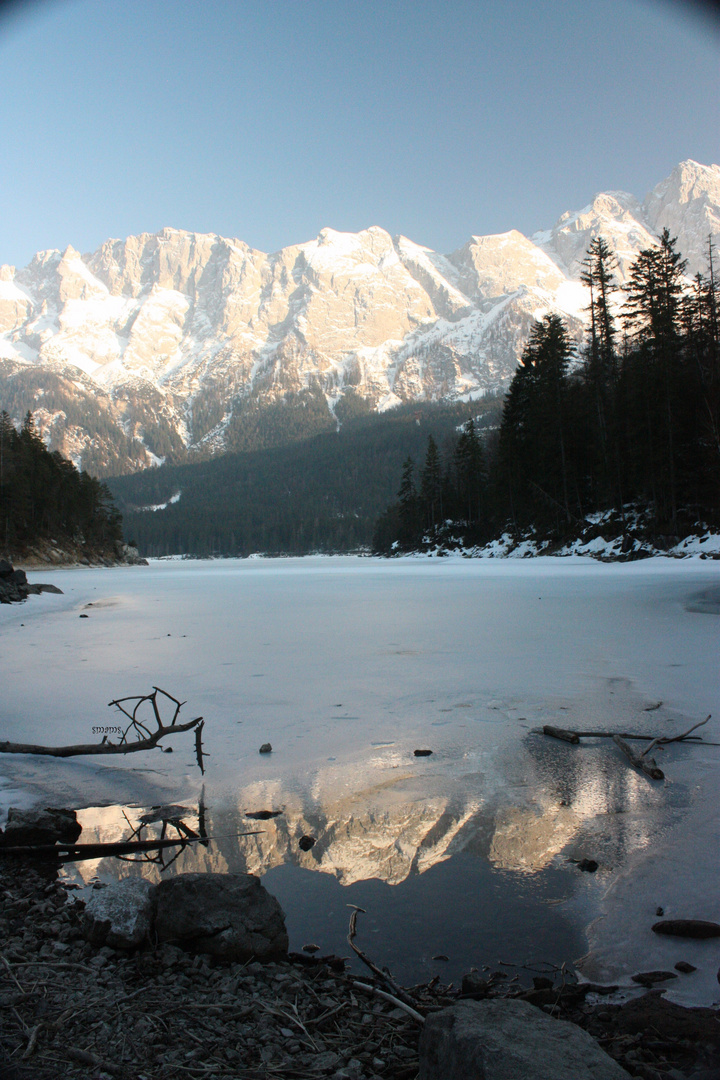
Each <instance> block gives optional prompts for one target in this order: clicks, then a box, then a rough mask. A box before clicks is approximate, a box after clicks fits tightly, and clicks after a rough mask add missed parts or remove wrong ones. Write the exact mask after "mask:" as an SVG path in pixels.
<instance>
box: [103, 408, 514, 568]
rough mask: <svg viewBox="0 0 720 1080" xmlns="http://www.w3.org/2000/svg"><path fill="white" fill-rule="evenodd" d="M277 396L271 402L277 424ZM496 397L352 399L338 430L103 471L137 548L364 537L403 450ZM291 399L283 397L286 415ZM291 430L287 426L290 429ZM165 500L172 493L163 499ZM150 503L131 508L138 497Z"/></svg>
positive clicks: (305, 545)
mask: <svg viewBox="0 0 720 1080" xmlns="http://www.w3.org/2000/svg"><path fill="white" fill-rule="evenodd" d="M282 409H283V406H282V405H276V406H275V407H274V410H275V411H274V419H275V422H276V426H277V427H278V430H280V429H281V428H282V424H283V414H282ZM501 409H502V399H501V398H500V397H495V396H489V397H486V398H483V399H482V400H481V401H479V402H474V403H471V404H468V403H463V404H455V405H438V404H436V405H430V404H422V405H413V406H406V407H403V408H400V409H395V410H392V412H390V413H386V414H380V415H378V414H375V413H368V412H367V410H363V409H358V410H357V411H356V414H355V415H352V413H350V412H349V411H347V412H346V414H345V415H344V416H343V426H342V428H341V429H340V431H330V432H325V433H323V434H319V435H316V436H314V437H313V438H309V439H305V440H301V441H298V442H294V443H291V444H290V445H285V446H280V447H277V446H275V447H271V448H269V449H265V450H255V451H252V452H246V453H240V454H226V455H224V456H223V457H221V458H216V459H214V460H211V461H206V462H200V463H196V464H193V465H182V466H175V467H170V466H163V467H161V468H158V469H151V470H146V471H145V472H143V473H139V474H135V475H133V476H125V477H116V478H114V479H112V480H111V481H109V484H110V487H111V490H112V492H113V494H114V496H115V497H116V499H117V500H118V503H119V505H120V508H121V510H122V513H123V517H124V520H125V535H126V537H127V538H128V539H131V540H133V541H135V542H136V543H137V545H138V547H139V548H140V551H141V553H142V554H144V555H150V556H157V555H167V554H174V553H190V554H194V555H213V554H214V555H248V554H250V553H252V552H256V551H263V552H273V553H288V554H304V553H307V552H309V551H352V550H356V549H357V548H361V547H369V545H370V542H371V540H372V535H373V528H374V524H375V521H376V519H377V517H378V514H379V513H380V512H381V511H382V509H383V508H384V507H385V506H386V505H387V503H388V501H389V500H390V499H391V498H392V497H393V495H394V492H395V488H396V486H397V476H398V473H399V470H400V467H401V465H402V462H403V460H404V458H405V457H407V455H408V454H415V455H418V454H421V453H423V451H424V448H425V445H426V443H427V440H428V437H429V436H430V435H432V437H433V438H434V439H435V440H436V441H437V442H438V443H439V444H440V445H441V446H446V445H447V446H449V445H451V444H452V443H453V442H454V440H455V439H456V438H457V433H458V429H459V428H460V427H461V426H462V424H463V423H464V422H465V421H467V419H468V418H469V417H470V416H473V415H474V416H479V424H480V426H481V427H483V428H484V429H488V428H492V427H493V425H494V426H497V425H498V424H499V420H500V413H501ZM296 411H297V410H296V408H292V407H288V419H289V420H290V421H292V420H293V419H294V418H295V415H296ZM290 434H292V432H291V433H290ZM171 500H175V501H171ZM152 506H155V507H160V508H159V509H155V510H152V509H141V508H143V507H145V508H147V507H152Z"/></svg>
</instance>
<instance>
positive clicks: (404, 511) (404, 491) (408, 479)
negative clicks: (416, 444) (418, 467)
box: [397, 457, 420, 550]
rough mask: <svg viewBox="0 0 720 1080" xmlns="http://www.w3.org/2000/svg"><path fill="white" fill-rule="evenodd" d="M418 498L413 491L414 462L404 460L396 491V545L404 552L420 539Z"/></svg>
mask: <svg viewBox="0 0 720 1080" xmlns="http://www.w3.org/2000/svg"><path fill="white" fill-rule="evenodd" d="M418 511H419V507H418V497H417V492H416V490H415V462H414V461H413V459H412V458H411V457H408V458H406V459H405V463H404V465H403V470H402V477H401V480H400V488H399V490H398V537H397V539H398V543H399V544H400V547H401V548H403V549H404V550H411V549H412V548H414V547H416V546H417V544H418V541H419V539H420V536H419V533H420V522H419V513H418Z"/></svg>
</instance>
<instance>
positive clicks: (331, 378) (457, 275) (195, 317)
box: [0, 161, 720, 475]
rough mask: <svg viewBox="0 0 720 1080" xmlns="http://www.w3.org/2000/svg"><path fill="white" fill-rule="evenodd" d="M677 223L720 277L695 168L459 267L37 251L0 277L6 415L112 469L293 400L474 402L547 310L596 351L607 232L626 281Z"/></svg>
mask: <svg viewBox="0 0 720 1080" xmlns="http://www.w3.org/2000/svg"><path fill="white" fill-rule="evenodd" d="M664 227H668V228H670V231H671V232H672V233H673V235H677V236H678V247H679V250H680V251H681V252H682V254H683V256H684V257H686V258H687V259H688V264H689V266H688V270H689V272H691V273H694V272H695V271H696V270H702V269H704V264H703V259H704V254H705V252H706V250H707V237H708V235H709V234H711V235H713V236H715V237H718V238H720V167H719V166H717V165H712V166H704V165H700V164H698V163H697V162H693V161H686V162H682V163H680V164H679V165H678V166H677V167H676V168H675V169H674V170H673V172H672V173H671V174H670V176H669V177H667V178H666V179H665V180H663V181H661V182H660V184H658V185H657V186H656V187H655V188H653V190H652V191H651V192H650V193H649V194H648V195H647V196H646V198H645V201H644V202H643V203H642V204H641V203H640V202H639V200H637V199H636V198H635V197H634V196H633V195H630V194H628V193H625V192H619V191H612V192H601V193H599V194H598V195H596V196H595V197H594V198H593V200H592V202H591V203H589V204H588V205H587V206H586V207H584V208H583V209H582V210H580V211H574V212H570V211H568V212H567V213H565V214H563V215H561V217H560V218H559V219H558V221H557V222H556V223H555V225H554V226H553V227H552V228H551V229H549V230H546V231H544V232H540V233H535V234H533V236H532V237H526V236H524V235H523V234H522V233H519V232H518V231H517V230H510V231H508V232H506V233H502V234H495V235H490V236H480V235H478V236H472V237H471V238H470V239H469V240H468V241H467V242H466V243H465V244H464V245H463V246H462V247H460V248H458V249H457V250H456V251H454V252H451V253H449V254H447V255H443V254H440V253H438V252H434V251H432V250H431V249H430V248H427V247H423V246H422V245H419V244H416V243H414V242H413V241H412V240H410V239H409V238H407V237H403V236H396V237H393V236H391V235H390V234H389V233H388V232H386V231H385V230H384V229H382V228H380V227H379V226H370V227H369V228H368V229H364V230H362V231H361V232H359V233H341V232H338V231H336V230H333V229H330V228H324V229H322V230H321V231H320V233H319V234H318V236H317V237H316V238H315V239H313V240H310V241H307V242H304V243H302V244H295V245H290V246H289V247H286V248H282V249H280V251H278V252H274V253H271V254H266V253H264V252H261V251H258V250H257V249H254V248H251V247H250V246H249V245H247V244H246V243H244V242H243V241H242V240H239V239H237V238H226V237H221V236H218V235H217V234H213V233H208V234H202V233H193V232H187V231H184V230H179V229H173V228H170V227H166V228H164V229H162V230H160V231H159V232H158V233H141V234H139V235H138V236H131V237H127V238H126V239H125V240H113V239H110V240H107V241H105V242H104V243H103V244H102V245H101V246H100V247H99V248H98V249H97V251H96V252H93V253H89V254H85V255H81V254H80V253H79V252H78V251H77V250H76V249H74V248H73V247H71V246H68V247H67V248H66V249H65V251H64V252H60V251H57V250H49V251H44V252H38V253H37V254H36V255H35V256H34V258H33V259H32V260H31V262H30V263H29V264H28V266H27V267H25V268H23V269H21V270H18V271H16V270H15V268H13V267H9V266H3V267H1V268H0V404H2V407H3V408H6V409H7V410H8V412H9V413H10V414H11V416H12V417H13V419H15V420H19V419H20V418H21V416H22V414H23V413H24V411H25V409H26V408H31V409H32V410H33V413H34V415H35V420H36V423H37V425H38V427H39V429H40V431H41V432H42V434H43V437H44V438H45V440H46V442H47V443H48V445H49V446H50V447H51V448H53V449H59V450H60V451H61V452H63V453H64V454H66V455H67V456H68V457H70V458H71V459H72V460H73V461H74V462H75V463H76V464H77V465H79V466H81V467H85V468H88V469H90V470H91V471H94V472H96V473H98V474H100V475H112V474H117V473H122V472H130V471H134V470H136V469H138V468H144V467H148V466H151V465H155V464H158V463H160V462H161V461H163V460H171V461H172V460H176V461H180V460H185V459H187V458H188V457H207V456H212V455H214V454H217V453H223V452H225V451H227V450H229V449H233V448H234V447H236V446H237V445H238V439H240V440H241V441H242V438H244V437H245V435H244V434H243V433H244V432H246V431H247V428H248V425H249V424H250V425H252V424H256V422H257V413H258V410H263V409H265V408H267V407H269V406H276V405H278V404H280V403H282V404H285V405H287V406H288V408H292V409H293V410H294V412H295V413H296V414H297V415H298V416H299V415H301V413H300V412H298V410H303V409H304V410H305V413H306V415H307V417H311V420H310V421H309V425H310V426H309V427H308V430H309V431H310V433H314V432H315V431H316V430H324V429H326V428H331V427H333V426H335V427H337V426H339V425H340V424H341V423H342V414H343V410H345V411H347V409H349V408H350V409H352V410H357V409H363V408H364V409H367V410H370V411H384V410H385V409H388V408H392V407H393V406H396V405H398V404H407V403H410V402H414V401H441V400H445V401H471V400H473V399H477V398H479V397H482V396H483V395H484V394H486V393H487V392H488V391H495V390H498V389H502V388H503V387H505V386H506V385H507V384H508V383H509V381H510V379H511V377H512V374H513V372H514V369H515V367H516V365H517V362H518V358H519V355H520V353H521V351H522V348H523V346H524V344H525V341H526V340H527V336H528V334H529V331H530V328H531V327H532V325H533V323H534V322H535V320H536V319H538V318H540V317H542V315H544V314H546V313H548V312H555V313H558V314H560V315H562V316H563V318H564V319H565V320H566V322H567V324H568V327H569V330H570V333H571V334H572V336H573V337H574V338H575V340H577V341H580V340H582V335H583V330H584V326H585V324H586V320H587V317H586V313H585V311H584V308H585V306H586V304H587V299H586V296H585V290H584V287H583V286H582V284H581V283H580V281H579V274H580V268H581V262H582V258H584V255H585V251H586V249H587V245H588V244H589V242H590V240H591V239H592V238H593V237H594V236H596V235H599V234H602V235H603V236H605V238H606V239H607V240H608V242H609V243H610V245H611V247H612V248H613V249H614V250H615V251H616V253H617V258H618V264H619V277H620V278H621V279H622V278H624V277H625V276H626V275H627V271H628V268H629V266H630V264H631V261H632V258H634V256H635V255H636V254H637V252H638V251H639V250H641V248H643V247H647V246H650V245H651V244H652V243H653V242H654V240H655V236H656V234H657V232H659V231H660V230H661V229H662V228H664ZM703 234H704V235H703ZM313 425H314V426H313ZM296 426H297V427H298V430H300V429H301V428H302V424H299V423H298V424H297V425H296ZM278 438H279V439H282V438H283V436H282V433H281V432H279V433H278Z"/></svg>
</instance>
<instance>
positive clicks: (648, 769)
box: [613, 735, 665, 780]
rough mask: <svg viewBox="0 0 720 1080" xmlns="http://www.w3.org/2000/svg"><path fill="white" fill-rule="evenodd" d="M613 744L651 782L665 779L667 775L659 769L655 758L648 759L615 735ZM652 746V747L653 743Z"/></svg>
mask: <svg viewBox="0 0 720 1080" xmlns="http://www.w3.org/2000/svg"><path fill="white" fill-rule="evenodd" d="M613 742H614V743H615V745H616V746H618V747H619V748H620V749H621V750H622V752H623V754H624V755H625V757H626V758H627V759H628V761H629V762H630V764H631V765H632V766H633V767H634V768H635V769H639V770H640V772H643V773H645V775H646V776H649V777H650V779H651V780H664V779H665V773H664V772H663V771H662V769H660V768H658V764H657V762H656V761H655V758H649V757H646V755H645V754H638V753H636V751H635V750H633V748H632V746H631V745H630V743H627V742H625V740H624V739H623V738H622V736H620V735H613ZM650 745H651V746H652V743H651V744H650Z"/></svg>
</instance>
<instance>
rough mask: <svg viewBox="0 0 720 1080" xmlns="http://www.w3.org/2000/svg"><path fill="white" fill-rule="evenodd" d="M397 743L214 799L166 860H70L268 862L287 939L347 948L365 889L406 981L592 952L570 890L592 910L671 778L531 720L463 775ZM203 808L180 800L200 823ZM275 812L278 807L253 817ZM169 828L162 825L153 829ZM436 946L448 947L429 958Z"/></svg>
mask: <svg viewBox="0 0 720 1080" xmlns="http://www.w3.org/2000/svg"><path fill="white" fill-rule="evenodd" d="M382 754H385V755H386V756H385V757H382V756H381V755H382ZM433 756H434V755H433ZM396 757H397V755H396V753H395V751H394V750H393V748H392V747H387V748H384V749H383V750H382V751H379V752H378V754H376V755H375V756H374V757H373V759H372V760H373V762H374V765H373V769H374V771H375V777H374V781H375V782H374V783H372V784H367V785H365V786H361V787H355V788H349V787H346V786H345V784H344V782H343V780H344V779H345V780H347V776H345V770H343V769H342V768H337V767H333V769H332V776H331V779H328V777H327V776H322V775H321V774H316V775H315V776H314V777H313V778H311V780H310V782H309V783H308V784H307V785H306V789H305V791H304V792H300V791H299V790H298V788H297V786H294V787H293V788H292V789H291V790H285V789H284V788H283V786H282V783H281V782H280V781H278V780H271V779H268V780H266V781H259V782H257V783H255V784H252V785H249V786H247V787H245V788H243V789H242V790H241V791H240V792H239V794H238V799H237V802H236V803H234V804H230V803H229V802H225V803H218V804H217V805H212V804H210V805H204V804H203V812H202V824H203V825H204V828H205V829H206V830H207V835H208V836H209V837H212V838H215V839H211V840H210V841H209V842H208V843H207V845H205V844H200V843H193V844H191V845H189V846H188V847H186V848H184V849H183V850H181V851H180V853H179V854H177V852H176V851H174V850H173V851H172V852H168V853H166V854H165V855H164V856H163V861H164V862H170V863H171V865H169V866H168V867H167V869H164V870H163V869H162V868H161V866H160V865H159V864H158V863H157V862H146V861H143V862H125V861H119V860H115V859H104V860H102V861H97V860H96V861H92V862H86V863H78V864H76V865H68V867H67V868H66V873H67V875H68V876H69V877H70V878H71V879H73V880H75V881H77V882H78V883H88V882H90V881H91V880H92V879H94V878H96V877H98V876H99V877H100V878H102V879H105V880H107V879H109V878H113V877H118V876H126V875H130V874H142V875H143V876H146V877H148V878H150V879H151V880H154V881H157V880H160V877H161V875H162V874H173V873H188V872H193V871H201V872H210V873H227V872H231V873H245V872H247V873H253V874H257V875H259V876H262V877H264V883H265V885H266V887H267V888H268V889H269V890H270V891H271V892H272V893H274V894H275V895H276V896H277V897H278V899H279V900H280V902H281V904H282V905H283V908H284V909H285V911H286V913H287V916H288V929H289V932H290V935H291V948H293V949H296V950H299V949H300V948H301V947H302V946H303V945H304V944H307V943H308V942H311V943H313V944H318V945H319V946H320V948H321V949H322V950H323V952H335V953H338V954H339V955H347V953H348V948H347V944H346V941H345V935H346V933H347V921H348V914H349V913H348V908H347V905H348V904H357V905H358V906H360V907H363V908H365V909H366V910H367V912H368V914H367V916H366V917H365V918H364V919H363V920H361V923H360V927H361V933H362V934H363V935H365V940H364V946H365V948H366V949H367V950H369V951H370V952H371V953H372V955H373V956H374V958H375V960H376V962H380V963H382V964H389V965H390V966H391V967H392V968H393V970H394V971H395V973H396V975H397V976H398V977H399V978H404V979H406V980H409V981H419V980H421V979H422V978H424V977H426V976H428V977H429V975H430V974H434V973H438V972H439V973H441V974H442V975H443V978H455V979H457V978H458V977H459V976H460V974H462V972H463V971H464V970H468V968H469V967H470V966H472V965H475V966H483V965H484V964H489V965H491V966H497V963H498V961H500V960H503V961H505V962H506V963H509V964H517V965H529V966H531V967H532V966H534V965H538V964H541V963H553V964H557V965H558V966H559V965H561V964H562V963H563V962H572V961H573V960H574V959H576V958H577V957H578V956H580V955H581V954H582V953H583V952H584V951H585V949H586V943H585V939H584V936H583V931H582V928H581V926H579V925H578V924H577V920H575V919H571V918H570V917H569V916H568V913H567V912H566V911H565V905H566V903H567V902H568V901H570V900H573V899H575V900H578V899H579V900H580V901H581V903H582V904H583V905H584V906H585V909H586V916H590V915H591V914H592V910H591V909H592V905H593V903H594V902H595V901H596V900H597V897H598V895H599V893H600V892H601V891H602V889H603V887H604V885H605V884H607V881H608V880H609V878H610V877H611V875H612V872H613V869H614V868H615V867H616V866H617V865H618V864H621V863H623V862H624V861H625V860H626V859H627V858H628V857H629V856H630V855H631V854H632V852H633V851H635V850H637V849H638V848H642V847H644V846H646V845H648V844H651V843H652V841H653V829H654V828H656V827H658V826H655V825H654V824H653V823H655V822H658V821H659V820H660V817H659V815H657V814H653V813H652V812H651V811H652V809H653V806H654V804H655V803H656V802H657V800H658V798H660V797H663V796H661V795H660V794H659V790H660V789H657V788H655V787H653V786H652V785H650V784H648V783H647V782H646V781H645V780H644V779H643V778H642V777H640V776H638V775H637V774H635V773H634V772H633V771H632V770H630V769H628V768H627V767H626V765H625V763H624V761H623V759H621V758H620V757H619V755H616V754H615V753H613V752H612V750H611V749H610V747H609V746H608V745H607V743H606V744H605V745H602V744H601V743H600V742H599V741H598V742H597V743H595V744H587V745H586V746H583V747H573V746H566V745H564V744H558V743H557V742H554V741H551V740H548V739H547V738H546V737H544V736H542V735H538V734H528V735H527V736H526V737H525V738H524V739H523V740H522V742H521V747H520V753H518V749H517V748H515V750H514V752H513V754H512V755H511V760H510V761H507V762H504V763H503V760H502V757H503V755H502V752H500V751H498V754H496V755H493V754H490V753H485V755H484V758H485V762H484V763H485V765H486V770H485V771H482V772H481V771H467V772H462V773H459V772H457V770H456V775H455V777H454V779H453V782H452V783H451V784H448V779H447V774H446V771H445V769H444V768H442V766H441V764H440V762H439V761H438V760H436V761H435V762H433V763H432V764H429V763H428V762H431V761H432V759H424V760H423V761H422V762H421V764H420V766H419V767H418V764H417V762H416V761H415V760H406V761H405V763H404V765H400V764H399V763H398V762H397V760H396ZM471 764H476V762H472V761H471ZM348 772H349V773H355V777H356V779H357V771H356V770H355V769H352V768H351V767H348ZM449 789H450V790H449ZM204 797H205V796H204V795H203V798H204ZM664 797H665V798H666V795H665V796H664ZM199 809H200V807H198V806H197V805H196V806H194V807H192V806H188V808H187V813H185V814H183V822H184V823H185V824H186V825H187V826H189V827H191V828H192V829H194V830H196V831H197V830H198V829H199V827H200V824H201V821H200V814H199ZM268 811H271V812H277V811H280V813H279V814H277V816H275V817H272V818H269V819H267V820H262V819H260V820H257V819H256V818H255V817H254V816H248V815H255V814H257V813H262V812H268ZM141 814H142V810H141V809H138V808H132V807H118V806H109V807H96V808H90V809H87V810H85V811H81V812H80V814H79V816H80V818H81V820H82V822H83V834H82V839H83V841H84V842H93V841H101V842H109V841H115V840H120V839H122V838H124V837H127V836H128V835H129V834H130V832H131V826H135V825H136V824H137V822H138V820H139V818H140V816H141ZM159 830H160V826H159V825H158V824H155V825H150V826H148V827H147V829H146V831H145V833H144V834H143V835H144V836H146V837H148V838H149V837H152V836H158V835H159ZM244 833H245V834H247V833H252V834H253V835H242V834H244ZM168 835H169V836H172V835H174V833H173V830H172V828H170V829H169V832H168ZM308 836H309V837H312V838H313V839H314V840H315V843H314V845H313V846H312V848H311V849H310V850H307V851H304V850H302V847H301V846H300V844H299V841H300V839H301V837H308ZM583 858H592V859H595V860H597V861H598V862H599V864H600V867H599V869H598V871H597V873H596V874H595V875H589V874H584V873H581V872H580V871H579V870H578V869H577V866H576V865H575V863H573V862H572V861H570V860H573V859H575V860H578V861H579V860H580V859H583ZM586 921H587V920H586ZM440 954H443V955H446V956H447V957H448V958H449V959H448V961H447V962H445V961H434V960H433V959H432V958H433V957H434V956H437V955H440ZM508 970H510V969H508Z"/></svg>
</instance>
